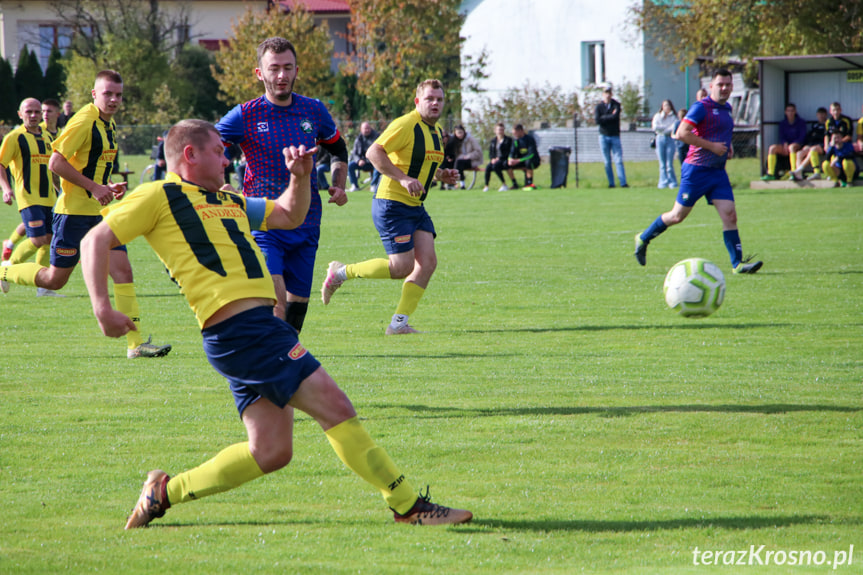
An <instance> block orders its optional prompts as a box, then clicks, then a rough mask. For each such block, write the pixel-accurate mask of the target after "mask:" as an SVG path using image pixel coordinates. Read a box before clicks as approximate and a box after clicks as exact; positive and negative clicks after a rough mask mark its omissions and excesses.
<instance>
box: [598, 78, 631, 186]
mask: <svg viewBox="0 0 863 575" xmlns="http://www.w3.org/2000/svg"><path fill="white" fill-rule="evenodd" d="M594 116H595V120H596V125H597V126H599V149H600V150H602V158H603V160H604V161H605V176H606V177H607V178H608V187H609V188H613V187H614V172H613V171H612V169H611V160H612V157H613V158H614V166H615V168H617V179H618V180H620V187H621V188H628V187H629V185H628V184H627V183H626V170H624V169H623V148H621V146H620V102H618V101H617V100H615V99H614V98H612V97H611V86H606V87H605V89H603V90H602V101H601V102H600V103H599V104H597V105H596V110H595V111H594Z"/></svg>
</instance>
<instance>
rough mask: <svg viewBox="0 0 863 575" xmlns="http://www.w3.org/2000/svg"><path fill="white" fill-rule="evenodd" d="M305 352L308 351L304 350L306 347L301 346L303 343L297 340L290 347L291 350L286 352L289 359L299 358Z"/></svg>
mask: <svg viewBox="0 0 863 575" xmlns="http://www.w3.org/2000/svg"><path fill="white" fill-rule="evenodd" d="M306 353H308V352H307V351H306V348H304V347H303V344H301V343H300V342H297V344H296V345H295V346H294V347H293V348H292V349H291V351H289V352H288V357H290V358H291V359H300V358H301V357H303V356H304V355H306Z"/></svg>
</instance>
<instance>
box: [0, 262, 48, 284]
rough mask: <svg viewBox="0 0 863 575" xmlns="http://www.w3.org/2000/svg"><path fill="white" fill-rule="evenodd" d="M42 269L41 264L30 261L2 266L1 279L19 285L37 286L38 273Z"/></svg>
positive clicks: (0, 270)
mask: <svg viewBox="0 0 863 575" xmlns="http://www.w3.org/2000/svg"><path fill="white" fill-rule="evenodd" d="M41 269H43V268H42V266H40V265H39V264H34V263H29V262H28V263H23V264H16V265H14V266H4V267H0V280H3V281H8V282H12V283H13V284H18V285H19V286H30V287H36V274H37V273H39V270H41Z"/></svg>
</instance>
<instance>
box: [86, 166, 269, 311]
mask: <svg viewBox="0 0 863 575" xmlns="http://www.w3.org/2000/svg"><path fill="white" fill-rule="evenodd" d="M250 205H254V208H255V209H256V212H255V216H254V218H253V219H254V220H256V221H254V222H250V217H249V213H248V210H249V208H250ZM274 207H275V202H274V201H273V200H268V199H265V198H246V197H244V196H243V195H241V194H234V193H231V192H216V193H213V192H208V191H207V190H205V189H203V188H201V187H199V186H197V185H195V184H192V183H190V182H186V181H184V180H181V179H180V177H179V176H178V175H177V174H174V173H171V172H169V173H168V175H167V178H166V179H165V180H159V181H156V182H152V183H148V184H144V185H142V186H139V187H138V188H136V189H135V190H134V191H133V192H132V193H130V194H129V195H128V196H126V197H125V198H124V199H123V200H122V201H121V202H119V203H118V204H116V205H114V206H111V207H110V208H106V209H105V210H104V211H103V213H104V214H105V220H104V221H105V222H106V223H107V224H108V226H109V227H110V228H111V230H112V231H113V232H114V235H116V236H117V239H119V240H120V242H121V243H123V244H127V243H129V242H130V241H132V240H133V239H135V238H136V237H138V236H144V237H145V238H146V240H147V242H148V243H149V244H150V246H151V247H152V248H153V250H154V251H155V252H156V254H157V255H158V256H159V259H161V260H162V263H163V264H165V267H166V268H168V271H169V272H170V274H171V277H172V278H174V279H175V280H176V281H177V284H179V286H180V290H181V291H182V293H183V295H185V296H186V301H188V303H189V306H190V307H191V308H192V311H194V312H195V317H196V318H197V319H198V324H199V325H200V326H201V327H203V325H204V323H205V322H206V321H207V319H209V317H210V316H211V315H213V314H214V313H216V312H217V311H218V310H220V309H221V308H222V307H224V306H225V305H227V304H229V303H231V302H232V301H236V300H239V299H244V298H268V299H271V300H273V302H274V303H275V300H276V291H275V288H274V287H273V280H272V278H271V277H270V274H269V272H268V271H267V266H266V262H265V260H264V255H263V254H262V253H261V250H260V248H259V247H258V244H257V243H256V242H255V239H254V238H253V237H252V234H251V229H252V226H254V228H255V229H259V230H261V231H266V221H267V218H268V217H269V215H270V214H271V213H272V211H273V208H274ZM260 208H263V209H260Z"/></svg>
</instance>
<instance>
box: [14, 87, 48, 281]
mask: <svg viewBox="0 0 863 575" xmlns="http://www.w3.org/2000/svg"><path fill="white" fill-rule="evenodd" d="M59 116H60V102H58V101H57V100H54V99H52V98H48V99H47V100H45V101H44V102H42V122H41V123H40V124H39V128H41V130H42V139H44V140H45V142H46V143H47V144H51V143H52V142H53V141H54V139H55V138H56V137H57V134H58V133H59V128H58V127H57V118H58V117H59ZM49 156H50V154H49ZM51 180H52V182H53V183H54V188H55V189H56V190H59V189H60V179H59V178H58V177H57V175H56V174H53V173H52V174H51ZM7 203H9V202H7ZM52 208H53V205H52ZM49 222H50V220H49ZM26 237H27V230H26V229H25V228H24V224H23V223H20V224H18V226H17V227H16V228H15V231H14V232H12V234H11V235H10V236H9V238H8V239H5V240H3V260H4V261H5V260H8V259H11V260H12V263H19V262H22V261H26V260H27V259H28V258H29V257H30V255H32V253H35V250H36V248H35V246H33V248H32V249H33V252H31V248H30V246H28V245H27V244H26V243H25V244H24V246H25V247H24V251H23V252H22V253H19V254H18V255H16V257H15V258H12V250H13V249H14V248H15V246H16V245H17V244H18V243H19V242H20V241H21V240H22V239H24V238H26ZM48 243H49V245H50V240H49V242H48ZM31 245H32V244H31ZM48 257H49V259H50V252H49V254H48ZM49 263H50V261H49ZM46 265H47V264H46ZM36 293H37V295H38V294H42V295H47V294H49V293H50V294H52V295H59V294H57V293H56V292H53V291H51V290H45V289H44V288H40V289H37V292H36Z"/></svg>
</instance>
